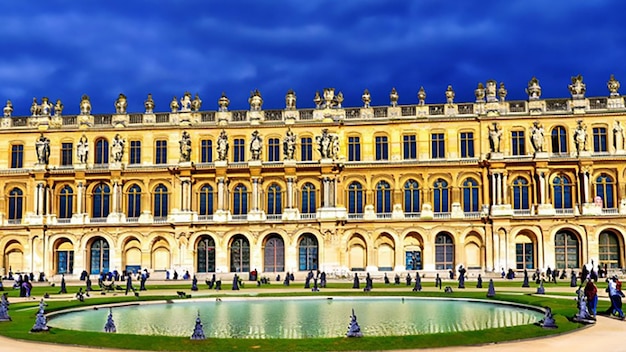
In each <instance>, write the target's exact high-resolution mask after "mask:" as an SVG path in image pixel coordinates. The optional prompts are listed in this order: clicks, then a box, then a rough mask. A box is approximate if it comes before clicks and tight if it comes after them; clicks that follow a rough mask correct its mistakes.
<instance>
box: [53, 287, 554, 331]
mask: <svg viewBox="0 0 626 352" xmlns="http://www.w3.org/2000/svg"><path fill="white" fill-rule="evenodd" d="M352 309H354V312H355V314H356V316H357V321H358V323H359V325H360V327H361V331H362V332H363V334H364V335H365V336H394V335H419V334H432V333H443V332H459V331H472V330H482V329H489V328H498V327H508V326H515V325H527V324H533V323H535V322H537V321H539V320H540V319H541V318H543V314H542V313H540V312H538V311H534V310H530V309H525V308H522V307H516V306H511V305H504V304H493V303H487V302H480V301H467V300H450V299H427V298H406V297H405V298H401V297H386V298H361V297H359V298H350V297H341V298H337V297H334V298H332V299H327V298H319V297H315V298H277V299H276V298H275V299H269V298H263V299H226V298H224V299H223V301H220V302H217V301H214V300H204V301H176V302H175V303H162V304H142V305H134V306H125V307H114V308H113V319H114V321H115V325H116V327H117V332H118V333H125V334H136V335H162V336H191V333H192V332H193V329H194V326H195V320H196V316H197V314H198V312H200V318H201V320H202V324H203V326H204V331H205V335H206V337H207V338H210V337H219V338H294V339H295V338H310V337H341V336H345V334H346V331H347V329H348V323H349V322H350V315H351V313H352ZM108 314H109V309H108V308H100V309H89V310H84V311H79V312H72V313H67V314H61V315H57V316H53V317H52V318H51V319H50V321H49V323H48V325H49V326H52V327H57V328H63V329H70V330H83V331H104V324H105V323H106V320H107V316H108Z"/></svg>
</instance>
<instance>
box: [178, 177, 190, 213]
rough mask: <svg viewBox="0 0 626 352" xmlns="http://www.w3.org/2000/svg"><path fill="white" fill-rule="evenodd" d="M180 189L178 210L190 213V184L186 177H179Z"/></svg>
mask: <svg viewBox="0 0 626 352" xmlns="http://www.w3.org/2000/svg"><path fill="white" fill-rule="evenodd" d="M180 188H181V192H180V193H181V204H180V208H181V210H182V211H191V197H190V194H191V182H190V180H189V178H188V177H181V179H180Z"/></svg>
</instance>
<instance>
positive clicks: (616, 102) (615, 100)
mask: <svg viewBox="0 0 626 352" xmlns="http://www.w3.org/2000/svg"><path fill="white" fill-rule="evenodd" d="M606 107H607V108H609V109H623V108H624V98H622V97H620V96H616V97H610V98H609V99H607V101H606Z"/></svg>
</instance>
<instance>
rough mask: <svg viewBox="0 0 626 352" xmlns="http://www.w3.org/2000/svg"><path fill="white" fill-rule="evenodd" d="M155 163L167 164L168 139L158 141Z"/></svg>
mask: <svg viewBox="0 0 626 352" xmlns="http://www.w3.org/2000/svg"><path fill="white" fill-rule="evenodd" d="M155 152H156V154H155V158H154V163H155V164H167V141H163V140H160V141H156V148H155Z"/></svg>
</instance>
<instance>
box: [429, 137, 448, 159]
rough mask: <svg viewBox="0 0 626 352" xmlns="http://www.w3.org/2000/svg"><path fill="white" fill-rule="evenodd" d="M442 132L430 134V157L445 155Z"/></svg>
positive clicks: (437, 157)
mask: <svg viewBox="0 0 626 352" xmlns="http://www.w3.org/2000/svg"><path fill="white" fill-rule="evenodd" d="M443 137H444V136H443V133H433V134H431V150H430V157H431V158H432V159H444V158H445V157H446V143H445V140H444V138H443Z"/></svg>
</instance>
